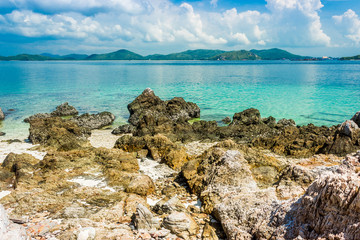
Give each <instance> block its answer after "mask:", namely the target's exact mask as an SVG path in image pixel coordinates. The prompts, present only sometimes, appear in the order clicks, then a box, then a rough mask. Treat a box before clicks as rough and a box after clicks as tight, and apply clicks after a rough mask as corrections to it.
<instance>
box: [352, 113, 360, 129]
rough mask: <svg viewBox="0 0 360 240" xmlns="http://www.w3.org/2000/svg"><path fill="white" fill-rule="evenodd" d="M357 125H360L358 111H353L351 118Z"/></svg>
mask: <svg viewBox="0 0 360 240" xmlns="http://www.w3.org/2000/svg"><path fill="white" fill-rule="evenodd" d="M351 120H352V121H354V122H355V123H356V124H357V125H358V126H360V111H359V112H357V113H355V115H354V116H353V117H352V118H351Z"/></svg>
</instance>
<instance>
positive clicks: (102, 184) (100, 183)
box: [68, 176, 115, 192]
mask: <svg viewBox="0 0 360 240" xmlns="http://www.w3.org/2000/svg"><path fill="white" fill-rule="evenodd" d="M68 181H69V182H74V183H78V184H80V185H81V186H82V187H95V188H101V189H104V190H110V191H111V192H115V189H114V188H112V187H109V186H108V185H107V183H106V181H105V179H104V178H93V177H90V176H79V177H76V178H73V179H70V180H68Z"/></svg>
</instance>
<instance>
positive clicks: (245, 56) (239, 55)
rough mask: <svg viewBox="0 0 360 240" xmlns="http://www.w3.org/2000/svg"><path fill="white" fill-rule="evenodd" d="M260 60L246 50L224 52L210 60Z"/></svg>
mask: <svg viewBox="0 0 360 240" xmlns="http://www.w3.org/2000/svg"><path fill="white" fill-rule="evenodd" d="M258 59H260V57H259V56H257V55H256V54H254V53H252V52H250V51H246V50H240V51H231V52H224V53H221V54H218V55H216V56H213V57H211V58H210V60H230V61H235V60H258Z"/></svg>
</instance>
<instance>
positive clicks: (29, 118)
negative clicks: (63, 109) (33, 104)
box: [24, 113, 51, 123]
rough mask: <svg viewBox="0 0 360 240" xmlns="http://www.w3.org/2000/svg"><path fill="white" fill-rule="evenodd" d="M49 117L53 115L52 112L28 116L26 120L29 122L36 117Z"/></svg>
mask: <svg viewBox="0 0 360 240" xmlns="http://www.w3.org/2000/svg"><path fill="white" fill-rule="evenodd" d="M49 117H51V114H50V113H37V114H35V115H32V116H30V117H28V118H25V119H24V122H26V123H29V122H30V121H33V120H35V119H44V118H49Z"/></svg>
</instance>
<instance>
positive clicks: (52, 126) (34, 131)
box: [29, 117, 91, 150]
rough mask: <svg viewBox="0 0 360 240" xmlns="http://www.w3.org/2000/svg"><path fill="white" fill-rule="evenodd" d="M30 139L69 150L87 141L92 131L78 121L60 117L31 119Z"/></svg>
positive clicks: (34, 142) (37, 142)
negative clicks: (77, 122)
mask: <svg viewBox="0 0 360 240" xmlns="http://www.w3.org/2000/svg"><path fill="white" fill-rule="evenodd" d="M29 133H30V135H29V139H30V141H31V142H32V143H33V144H41V145H44V146H49V147H54V148H56V149H63V150H69V149H74V148H79V147H81V146H82V145H84V144H86V143H87V138H88V137H89V136H90V135H91V132H90V130H89V129H87V128H83V127H79V126H78V125H77V124H76V123H74V122H72V121H69V120H64V119H61V118H59V117H51V118H35V119H33V120H30V129H29Z"/></svg>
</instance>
